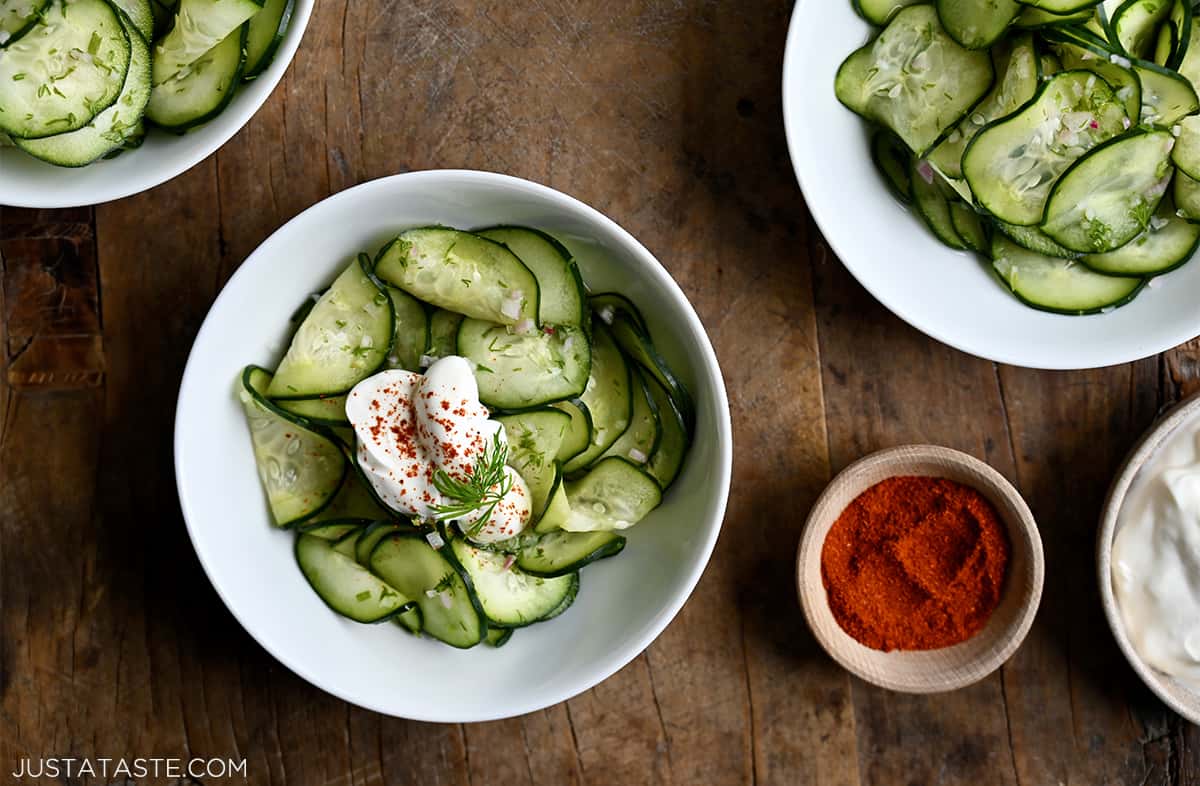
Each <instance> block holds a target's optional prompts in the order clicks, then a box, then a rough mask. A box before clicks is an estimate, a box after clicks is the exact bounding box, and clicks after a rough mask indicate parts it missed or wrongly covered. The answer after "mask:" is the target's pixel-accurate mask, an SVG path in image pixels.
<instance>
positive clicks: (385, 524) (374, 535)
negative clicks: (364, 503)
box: [354, 521, 417, 567]
mask: <svg viewBox="0 0 1200 786" xmlns="http://www.w3.org/2000/svg"><path fill="white" fill-rule="evenodd" d="M398 532H404V533H416V532H417V528H416V527H414V526H412V525H411V524H397V523H396V522H394V521H373V522H371V523H370V524H368V525H367V526H366V528H364V529H363V531H362V532H361V533H359V536H358V539H357V540H355V541H354V560H355V561H356V562H357V563H358V564H360V565H362V566H364V567H369V566H370V565H371V552H372V551H374V550H375V547H376V546H378V545H379V541H381V540H383V539H384V538H386V537H387V536H388V535H391V534H393V533H398Z"/></svg>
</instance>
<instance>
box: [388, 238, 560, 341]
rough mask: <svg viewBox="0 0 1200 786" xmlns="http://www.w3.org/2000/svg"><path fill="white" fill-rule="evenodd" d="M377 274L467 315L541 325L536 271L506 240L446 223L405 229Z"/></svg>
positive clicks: (424, 298)
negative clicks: (508, 245) (497, 240)
mask: <svg viewBox="0 0 1200 786" xmlns="http://www.w3.org/2000/svg"><path fill="white" fill-rule="evenodd" d="M375 274H376V275H377V276H379V277H380V278H382V279H383V280H384V281H387V282H388V283H389V284H393V285H395V286H397V287H400V288H401V289H403V290H404V291H405V292H408V293H409V294H411V295H414V296H416V297H418V298H420V299H421V300H424V301H425V302H426V303H432V304H433V305H435V306H438V307H439V308H444V309H447V310H449V311H457V312H458V313H460V314H465V315H466V316H468V317H474V318H475V319H481V320H486V321H488V322H496V323H499V324H501V325H517V324H521V323H529V324H536V323H537V317H538V308H539V305H538V304H539V292H538V283H537V278H536V277H534V275H533V272H532V271H530V269H529V268H528V267H526V266H525V263H524V262H522V261H521V260H520V258H519V257H517V255H516V254H514V253H513V252H511V251H509V250H508V249H507V248H505V247H504V246H502V245H501V244H499V243H497V242H496V241H494V240H488V239H487V238H485V237H480V236H479V235H475V234H472V233H470V232H460V231H458V230H456V229H444V228H441V227H425V228H421V229H410V230H408V231H407V232H402V233H400V235H399V236H398V237H397V238H396V239H395V240H393V241H392V242H391V243H388V244H387V246H385V247H384V249H383V250H382V251H381V252H380V254H379V258H378V260H377V261H376V263H375Z"/></svg>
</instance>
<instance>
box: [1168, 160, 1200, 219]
mask: <svg viewBox="0 0 1200 786" xmlns="http://www.w3.org/2000/svg"><path fill="white" fill-rule="evenodd" d="M1171 198H1172V201H1173V202H1174V203H1175V210H1176V214H1177V215H1179V216H1180V217H1181V218H1186V219H1187V220H1188V221H1200V180H1195V179H1194V178H1190V177H1188V176H1187V175H1185V174H1184V173H1183V172H1176V173H1175V182H1174V184H1173V185H1172V189H1171Z"/></svg>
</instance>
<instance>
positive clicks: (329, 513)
mask: <svg viewBox="0 0 1200 786" xmlns="http://www.w3.org/2000/svg"><path fill="white" fill-rule="evenodd" d="M351 451H353V448H351ZM343 455H345V453H343ZM351 456H353V453H351ZM390 515H391V514H390V513H389V512H388V510H387V508H385V507H383V506H382V505H380V504H379V503H378V502H376V501H375V497H373V496H372V495H371V492H370V491H369V490H368V488H367V485H366V482H365V481H363V480H362V478H361V477H360V476H359V474H358V473H357V472H347V473H346V477H345V479H344V480H343V481H342V485H341V487H340V488H339V489H338V492H337V495H336V496H335V497H334V498H333V500H332V501H331V502H330V503H329V504H328V505H326V506H325V507H324V508H322V509H321V512H319V513H318V514H317V515H315V516H313V517H312V518H310V519H308V521H306V522H305V525H308V524H313V525H316V524H320V523H324V522H330V521H339V522H340V521H355V522H357V523H358V524H360V525H363V526H365V525H366V524H369V523H370V522H372V521H377V520H380V519H386V518H388V517H389V516H390ZM301 529H304V527H303V526H302V527H301Z"/></svg>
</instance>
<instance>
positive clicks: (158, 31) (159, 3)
mask: <svg viewBox="0 0 1200 786" xmlns="http://www.w3.org/2000/svg"><path fill="white" fill-rule="evenodd" d="M178 8H179V0H150V13H152V14H154V36H153V37H152V38H151V39H150V40H151V41H157V40H158V39H160V38H162V37H163V36H165V35H166V34H167V33H169V32H171V28H172V27H174V26H175V11H176V9H178Z"/></svg>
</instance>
